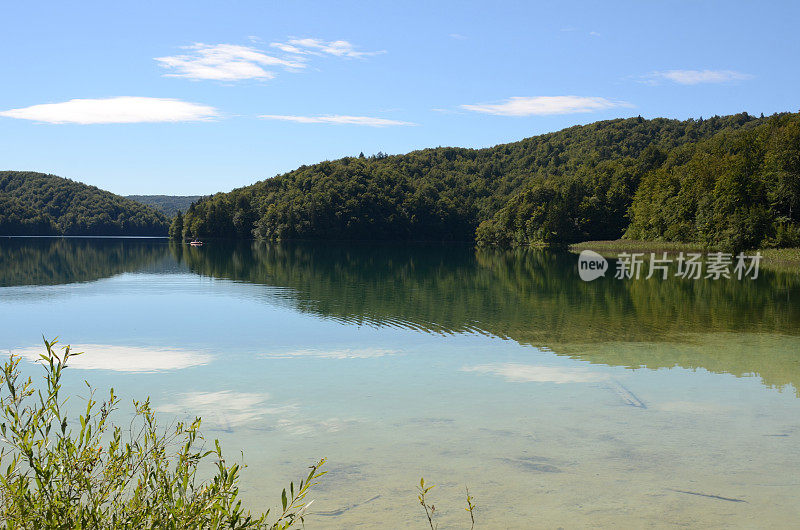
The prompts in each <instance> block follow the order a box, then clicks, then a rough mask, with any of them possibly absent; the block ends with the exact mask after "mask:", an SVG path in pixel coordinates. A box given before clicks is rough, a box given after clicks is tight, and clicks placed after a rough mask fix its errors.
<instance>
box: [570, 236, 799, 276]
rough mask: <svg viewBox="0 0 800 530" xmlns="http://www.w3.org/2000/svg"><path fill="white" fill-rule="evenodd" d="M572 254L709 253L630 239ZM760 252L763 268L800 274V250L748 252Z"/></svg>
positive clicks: (585, 246)
mask: <svg viewBox="0 0 800 530" xmlns="http://www.w3.org/2000/svg"><path fill="white" fill-rule="evenodd" d="M569 250H570V251H571V252H580V251H581V250H594V251H595V252H597V253H599V254H601V255H604V256H607V257H608V256H614V255H616V254H619V253H620V252H645V253H648V252H667V253H668V254H675V253H678V252H703V253H705V252H708V251H709V250H708V249H706V248H704V247H703V246H702V245H700V244H698V243H680V242H676V241H641V240H629V239H615V240H606V241H583V242H581V243H574V244H572V245H570V246H569ZM755 252H760V253H761V256H762V259H761V266H762V267H765V268H768V269H771V270H781V271H787V272H800V248H798V247H793V248H761V249H754V250H751V251H748V253H755Z"/></svg>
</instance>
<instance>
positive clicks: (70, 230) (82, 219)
mask: <svg viewBox="0 0 800 530" xmlns="http://www.w3.org/2000/svg"><path fill="white" fill-rule="evenodd" d="M168 224H169V222H168V220H167V218H166V217H165V216H164V215H162V214H160V213H159V212H157V211H155V210H154V209H153V208H150V207H149V206H145V205H142V204H140V203H138V202H135V201H132V200H130V199H126V198H125V197H121V196H119V195H114V194H113V193H110V192H108V191H103V190H101V189H99V188H96V187H95V186H88V185H86V184H82V183H80V182H75V181H73V180H70V179H65V178H61V177H57V176H55V175H46V174H44V173H34V172H28V171H0V235H81V236H83V235H103V236H115V235H128V236H145V235H146V236H163V235H167V228H168Z"/></svg>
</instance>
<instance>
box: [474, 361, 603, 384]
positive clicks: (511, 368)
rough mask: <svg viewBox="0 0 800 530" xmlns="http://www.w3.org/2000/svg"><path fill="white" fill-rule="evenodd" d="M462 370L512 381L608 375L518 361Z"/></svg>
mask: <svg viewBox="0 0 800 530" xmlns="http://www.w3.org/2000/svg"><path fill="white" fill-rule="evenodd" d="M461 371H463V372H478V373H483V374H492V375H499V376H501V377H504V378H505V379H506V380H507V381H510V382H513V383H591V382H595V381H604V380H606V379H608V376H607V375H606V374H604V373H602V372H594V371H591V370H587V369H585V368H566V367H559V366H537V365H533V364H520V363H490V364H481V365H478V366H467V367H464V368H462V369H461Z"/></svg>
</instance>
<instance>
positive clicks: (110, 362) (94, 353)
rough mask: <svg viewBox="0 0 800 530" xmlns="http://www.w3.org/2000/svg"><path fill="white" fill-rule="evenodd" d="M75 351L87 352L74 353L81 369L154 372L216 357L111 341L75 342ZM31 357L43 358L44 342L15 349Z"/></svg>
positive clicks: (73, 360)
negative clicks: (122, 344) (119, 344)
mask: <svg viewBox="0 0 800 530" xmlns="http://www.w3.org/2000/svg"><path fill="white" fill-rule="evenodd" d="M71 350H72V351H73V352H83V353H82V354H81V355H77V356H75V357H72V358H71V359H70V361H69V366H70V368H74V369H78V370H112V371H115V372H132V373H151V372H162V371H167V370H179V369H183V368H191V367H193V366H202V365H206V364H208V363H210V362H211V361H212V360H213V358H212V356H211V355H209V354H207V353H203V352H197V351H192V350H184V349H178V348H143V347H139V346H116V345H110V344H73V345H72V348H71ZM13 353H14V354H16V355H19V356H21V357H23V358H25V359H27V360H29V361H32V362H39V361H40V360H41V358H40V357H39V355H40V354H41V353H42V347H41V346H32V347H28V348H22V349H16V350H13Z"/></svg>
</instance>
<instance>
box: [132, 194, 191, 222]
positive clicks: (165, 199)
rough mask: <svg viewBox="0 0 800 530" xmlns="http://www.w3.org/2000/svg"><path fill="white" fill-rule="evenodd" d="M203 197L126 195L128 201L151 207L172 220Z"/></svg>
mask: <svg viewBox="0 0 800 530" xmlns="http://www.w3.org/2000/svg"><path fill="white" fill-rule="evenodd" d="M201 197H202V195H126V196H125V198H126V199H130V200H132V201H136V202H139V203H142V204H145V205H147V206H151V207H153V208H155V209H156V210H158V211H159V212H161V213H163V214H164V215H166V216H167V217H169V218H170V219H172V218H173V217H175V216H176V215H177V214H178V212H185V211H186V210H188V209H189V205H190V204H192V203H193V202H197V201H198V200H200V198H201Z"/></svg>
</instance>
